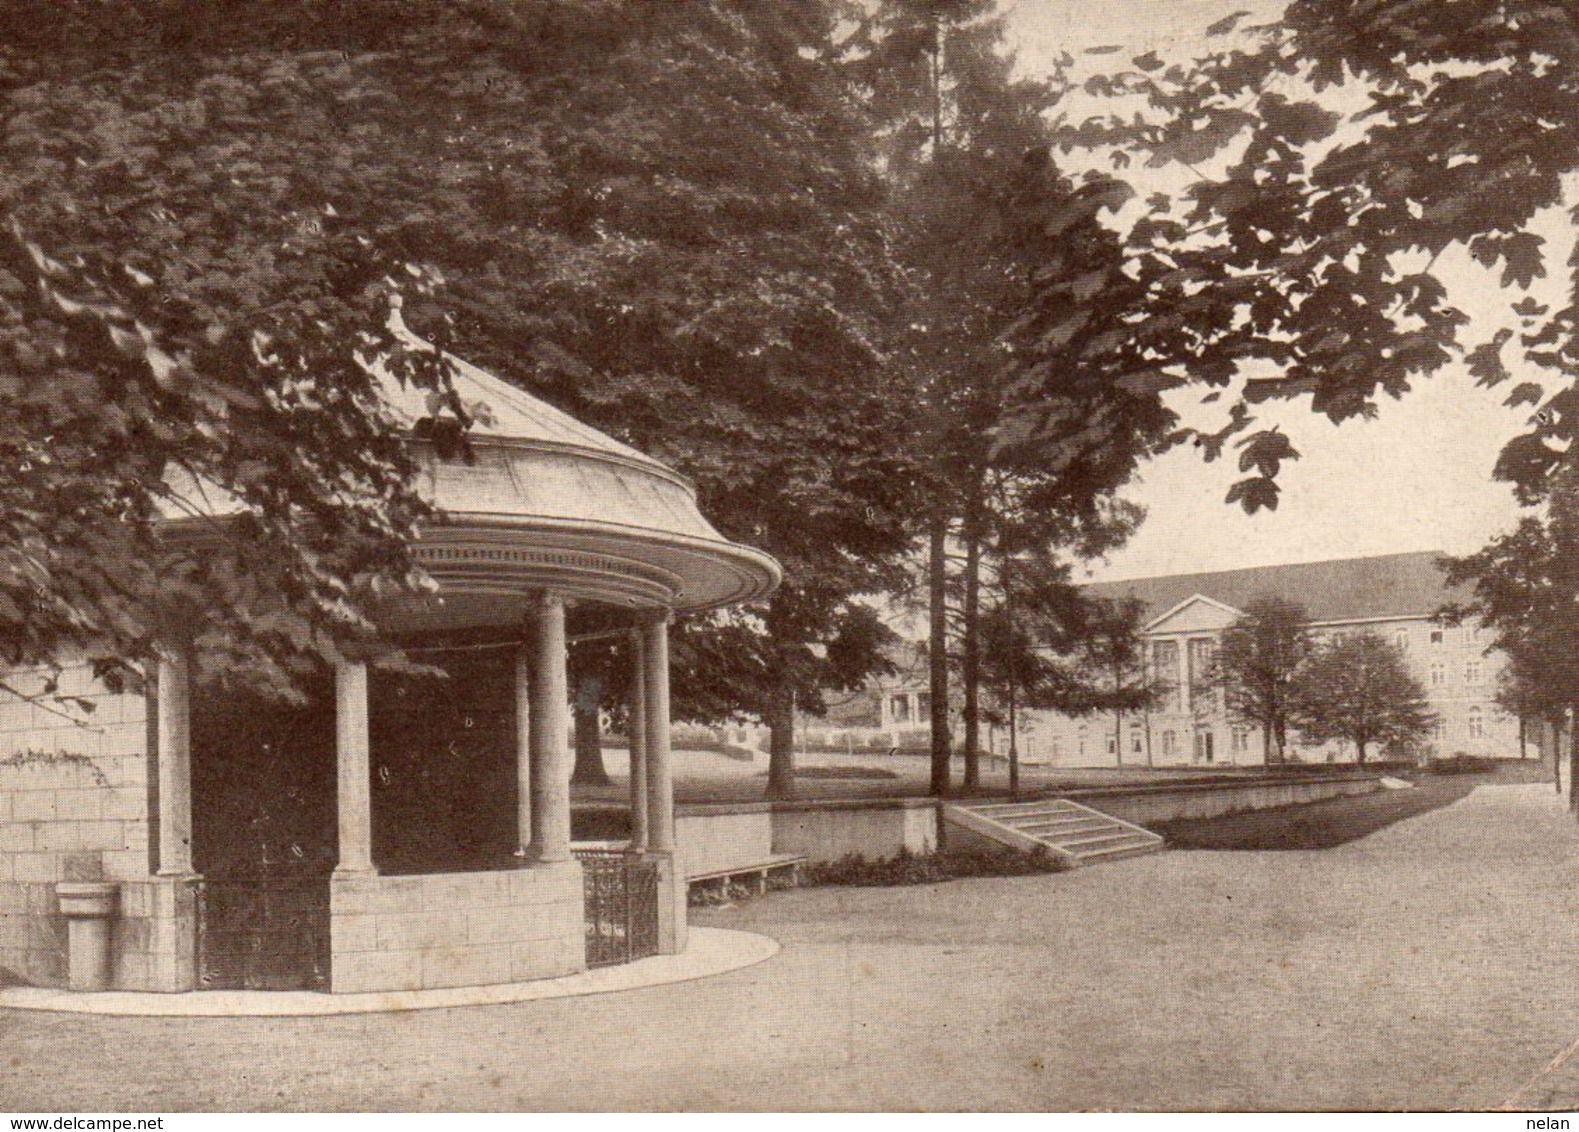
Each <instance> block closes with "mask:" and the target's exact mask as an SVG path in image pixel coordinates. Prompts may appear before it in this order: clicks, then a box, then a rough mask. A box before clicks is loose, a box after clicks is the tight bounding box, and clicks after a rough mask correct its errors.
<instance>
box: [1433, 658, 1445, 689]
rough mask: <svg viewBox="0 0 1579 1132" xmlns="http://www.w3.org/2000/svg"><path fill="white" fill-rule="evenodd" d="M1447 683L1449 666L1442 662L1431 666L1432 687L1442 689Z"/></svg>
mask: <svg viewBox="0 0 1579 1132" xmlns="http://www.w3.org/2000/svg"><path fill="white" fill-rule="evenodd" d="M1446 683H1447V665H1445V664H1443V663H1442V662H1441V661H1440V660H1439V661H1437V662H1436V663H1435V664H1433V665H1432V666H1431V687H1433V688H1440V687H1441V686H1442V685H1443V684H1446Z"/></svg>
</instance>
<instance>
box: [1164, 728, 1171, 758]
mask: <svg viewBox="0 0 1579 1132" xmlns="http://www.w3.org/2000/svg"><path fill="white" fill-rule="evenodd" d="M1162 753H1163V754H1165V755H1171V754H1173V732H1172V731H1164V732H1163V733H1162Z"/></svg>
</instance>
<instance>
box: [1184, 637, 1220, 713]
mask: <svg viewBox="0 0 1579 1132" xmlns="http://www.w3.org/2000/svg"><path fill="white" fill-rule="evenodd" d="M1187 650H1188V651H1187V655H1186V659H1187V660H1188V662H1189V666H1190V705H1191V706H1192V707H1195V708H1199V709H1200V710H1202V711H1211V710H1213V707H1214V702H1213V695H1212V693H1213V691H1214V690H1215V689H1214V688H1213V684H1212V679H1213V677H1212V660H1213V658H1214V656H1215V655H1216V652H1217V650H1216V647H1215V646H1214V645H1213V642H1212V640H1211V639H1210V638H1208V637H1197V638H1195V639H1193V640H1191V641H1190V642H1189V644H1188V646H1187Z"/></svg>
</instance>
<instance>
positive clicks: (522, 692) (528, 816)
mask: <svg viewBox="0 0 1579 1132" xmlns="http://www.w3.org/2000/svg"><path fill="white" fill-rule="evenodd" d="M531 647H532V646H531V644H530V642H522V644H521V646H520V647H519V648H518V649H516V651H515V799H516V801H515V830H516V833H515V838H516V856H518V857H524V856H526V855H527V854H528V852H529V850H530V847H531V844H532V657H531Z"/></svg>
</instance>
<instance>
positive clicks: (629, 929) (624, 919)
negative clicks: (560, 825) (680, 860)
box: [576, 850, 658, 967]
mask: <svg viewBox="0 0 1579 1132" xmlns="http://www.w3.org/2000/svg"><path fill="white" fill-rule="evenodd" d="M576 857H577V858H578V859H579V860H580V861H581V875H582V888H583V891H584V893H585V897H586V920H587V966H588V967H607V966H610V965H612V964H615V963H629V962H631V961H632V960H634V959H645V958H646V957H647V956H649V955H656V954H658V863H657V862H656V861H644V860H642V859H641V858H640V857H634V856H627V855H626V854H624V853H618V852H593V851H587V850H580V851H577V853H576Z"/></svg>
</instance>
